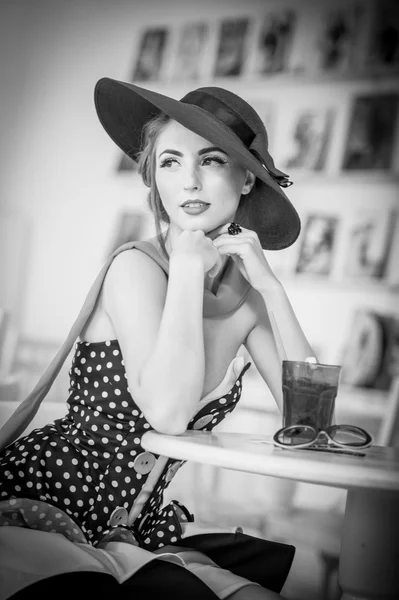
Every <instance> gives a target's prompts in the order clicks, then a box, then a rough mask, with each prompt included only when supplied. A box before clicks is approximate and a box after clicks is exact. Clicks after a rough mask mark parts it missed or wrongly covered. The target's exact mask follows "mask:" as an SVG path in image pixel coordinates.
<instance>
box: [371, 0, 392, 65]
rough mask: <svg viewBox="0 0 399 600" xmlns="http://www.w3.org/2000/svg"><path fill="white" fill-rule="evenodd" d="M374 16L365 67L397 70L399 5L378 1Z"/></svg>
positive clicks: (390, 1) (383, 0) (389, 0)
mask: <svg viewBox="0 0 399 600" xmlns="http://www.w3.org/2000/svg"><path fill="white" fill-rule="evenodd" d="M373 9H374V14H373V15H372V16H373V19H372V27H371V32H370V38H369V47H368V52H367V56H366V64H367V66H373V67H384V68H388V69H391V68H394V69H395V68H396V69H398V68H399V3H398V2H397V0H379V2H376V3H375V4H374V7H373Z"/></svg>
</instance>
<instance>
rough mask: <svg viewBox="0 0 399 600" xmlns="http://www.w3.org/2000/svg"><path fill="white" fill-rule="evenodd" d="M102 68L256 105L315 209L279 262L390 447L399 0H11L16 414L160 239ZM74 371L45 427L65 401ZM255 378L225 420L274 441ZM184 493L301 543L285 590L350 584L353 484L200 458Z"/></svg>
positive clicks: (5, 347)
mask: <svg viewBox="0 0 399 600" xmlns="http://www.w3.org/2000/svg"><path fill="white" fill-rule="evenodd" d="M104 76H108V77H114V78H117V79H122V80H125V81H132V82H135V83H137V84H138V85H141V84H142V85H143V86H144V87H148V88H151V89H153V90H156V91H159V92H161V93H166V94H168V95H171V96H174V97H176V98H181V97H182V96H183V95H184V94H185V93H186V92H188V91H189V90H191V89H194V88H196V87H201V86H204V85H220V86H222V87H225V88H228V89H230V90H232V91H233V92H237V93H238V94H240V95H241V96H243V97H244V98H245V99H247V100H248V101H249V102H250V103H251V104H252V105H253V106H254V107H255V108H256V109H257V111H258V112H259V114H260V115H261V117H262V119H263V120H264V122H265V124H266V127H267V130H268V133H269V141H270V149H271V153H272V155H273V157H274V159H275V164H276V166H277V167H278V168H279V169H281V170H283V171H285V172H287V173H289V175H290V178H291V179H292V180H293V181H294V183H295V185H293V186H292V187H291V188H289V190H288V194H289V197H290V198H291V200H292V201H293V203H294V204H295V206H296V207H297V210H298V212H299V213H300V215H301V218H302V232H301V235H300V238H299V239H298V241H297V242H296V244H294V246H293V247H291V248H289V249H287V250H284V251H281V252H267V253H266V255H267V258H268V259H269V261H270V263H271V265H272V266H273V268H274V269H275V272H276V274H277V275H278V277H279V278H280V279H281V281H282V282H283V283H284V286H285V288H286V290H287V293H288V295H289V297H290V299H291V302H292V304H293V306H294V309H295V311H296V313H297V315H298V318H299V320H300V322H301V324H302V327H303V329H304V331H305V333H306V335H307V337H308V339H309V340H310V343H311V344H312V346H313V347H314V348H315V351H316V352H317V355H318V358H319V360H320V361H321V362H328V363H333V364H336V363H338V364H342V366H343V371H342V380H341V388H340V392H339V395H338V398H337V422H341V423H342V422H347V423H348V422H349V423H355V424H358V425H362V426H364V427H366V428H367V429H368V430H369V431H370V432H371V433H372V434H373V435H374V436H375V439H376V440H378V439H379V436H380V435H381V431H382V429H383V428H384V426H386V421H387V419H389V418H390V414H391V412H390V407H391V405H392V402H393V396H394V382H395V373H397V372H398V366H397V365H398V357H399V303H398V296H399V260H398V258H399V194H398V178H399V150H398V145H399V131H398V130H399V116H398V107H399V7H398V3H397V2H396V1H392V0H378V1H374V0H345V1H341V0H296V1H294V0H291V2H286V1H284V0H279V1H277V0H276V1H268V0H246V1H245V2H243V1H242V0H201V2H198V1H193V0H170V1H169V2H163V1H162V0H113V2H108V1H107V0H34V2H32V1H31V0H1V2H0V77H1V80H0V98H1V103H0V106H1V111H0V126H1V135H0V156H1V171H0V173H1V174H0V257H1V258H0V422H3V421H4V420H5V419H6V418H7V417H8V415H9V414H11V412H12V410H14V408H15V407H16V406H17V405H18V403H19V402H20V401H21V400H22V399H23V398H24V397H25V396H26V395H27V394H28V393H29V391H30V390H31V389H32V387H33V386H34V384H35V383H36V381H37V380H38V378H39V377H40V375H41V374H42V373H43V371H44V370H45V368H46V366H47V365H48V363H49V362H50V361H51V359H52V358H53V356H54V354H55V352H56V351H57V350H58V348H59V346H60V345H61V343H62V342H63V340H64V339H65V337H66V335H67V333H68V331H69V329H70V327H71V325H72V323H73V322H74V320H75V318H76V316H77V314H78V312H79V310H80V307H81V305H82V303H83V301H84V299H85V296H86V294H87V292H88V290H89V287H90V285H91V283H92V281H93V280H94V278H95V277H96V275H97V273H98V271H99V269H100V268H101V266H102V264H103V262H104V261H105V260H106V258H107V257H108V256H109V254H110V253H111V252H112V251H113V249H114V248H116V247H117V246H119V245H121V244H122V243H124V242H125V241H128V240H133V239H144V238H146V237H149V236H151V235H153V233H154V231H153V227H152V220H151V217H150V214H149V212H148V209H147V205H146V193H147V189H146V188H145V187H144V185H143V183H142V182H141V180H140V178H139V176H138V175H137V173H136V170H135V164H134V163H133V162H132V161H131V160H130V159H128V158H126V157H124V156H123V155H122V153H121V152H120V151H119V150H118V148H117V147H116V146H115V145H114V144H113V143H112V142H111V141H110V139H109V138H108V136H107V134H106V133H105V131H104V130H103V129H102V126H101V125H100V123H99V121H98V119H97V116H96V112H95V109H94V102H93V90H94V86H95V83H96V82H97V80H98V79H100V78H101V77H104ZM242 352H243V353H245V352H244V350H243V351H242ZM68 368H69V365H68V364H66V365H65V368H64V369H63V371H62V372H61V374H60V376H59V378H58V379H57V381H56V382H55V384H54V386H53V388H52V390H51V391H50V393H49V394H48V397H47V398H46V400H45V401H44V404H43V407H42V408H41V410H40V412H39V415H38V416H37V417H36V422H37V423H42V422H47V421H48V420H49V419H53V418H55V417H58V416H62V415H63V414H64V411H65V399H66V396H67V389H68ZM246 380H247V381H246V382H245V384H244V393H243V397H242V401H241V407H239V408H237V409H236V411H235V412H234V414H233V415H231V416H230V417H229V418H228V419H227V420H226V422H225V423H224V424H223V425H222V428H223V429H225V430H229V431H255V432H259V433H267V434H271V433H273V432H274V431H275V430H276V429H277V428H278V426H279V425H280V421H281V417H280V415H279V414H277V411H276V408H275V405H274V401H273V399H272V397H271V395H270V393H269V391H268V389H267V387H266V385H265V384H264V382H263V381H262V380H261V379H260V376H259V374H258V373H257V372H256V369H255V367H254V366H252V368H251V369H250V371H249V372H248V374H247V375H246ZM394 438H395V436H393V439H391V440H390V441H391V443H395V444H396V443H397V438H395V439H394ZM170 493H171V494H172V495H173V496H174V497H178V496H179V495H180V497H181V499H183V500H184V501H187V503H188V504H190V506H191V507H192V508H193V510H194V512H195V513H196V515H199V517H201V519H202V520H204V521H207V522H209V523H212V522H217V523H219V524H220V523H225V524H226V525H228V526H230V525H234V524H242V525H243V526H244V530H245V529H246V530H247V531H248V532H254V533H255V534H256V535H264V536H266V537H272V538H274V539H280V540H284V539H288V540H289V541H291V542H292V543H295V544H296V545H297V548H298V551H297V556H296V559H295V563H294V567H293V570H292V573H291V575H290V578H289V581H288V582H287V585H286V588H285V589H284V593H285V594H286V595H287V597H289V598H291V599H292V600H301V599H305V598H306V599H307V600H312V599H313V598H314V599H317V600H329V599H330V598H331V599H332V598H335V597H339V590H338V589H337V585H336V567H337V553H338V551H339V531H340V527H341V525H342V510H343V506H344V502H345V493H344V492H343V491H341V490H336V489H334V488H324V487H322V486H311V485H307V484H306V485H305V484H294V483H291V482H283V480H281V481H279V480H276V479H271V478H257V477H255V476H249V475H244V474H240V473H232V472H220V471H219V470H216V469H211V468H208V467H207V468H205V467H194V466H192V465H186V467H185V469H183V470H181V471H180V472H179V474H178V476H177V477H176V479H175V480H174V482H173V484H172V486H171V492H170ZM232 498H234V502H233V501H232ZM309 514H311V515H312V519H313V521H306V518H308V517H309ZM315 515H319V517H318V518H319V521H317V519H316V517H315ZM326 515H327V516H326ZM331 515H332V516H331ZM315 519H316V520H315ZM316 521H317V522H316ZM309 523H312V524H311V525H309ZM315 523H316V524H315ZM311 534H312V535H311Z"/></svg>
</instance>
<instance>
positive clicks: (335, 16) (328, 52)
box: [314, 1, 365, 73]
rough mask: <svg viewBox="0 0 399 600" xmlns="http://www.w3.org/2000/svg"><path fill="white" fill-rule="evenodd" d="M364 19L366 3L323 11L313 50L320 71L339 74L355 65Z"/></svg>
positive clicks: (357, 2) (354, 3)
mask: <svg viewBox="0 0 399 600" xmlns="http://www.w3.org/2000/svg"><path fill="white" fill-rule="evenodd" d="M364 18H365V10H364V3H363V2H359V1H355V2H353V1H352V2H348V3H347V4H345V5H344V6H337V7H334V8H332V7H328V8H327V10H325V11H323V13H322V15H321V19H320V29H319V32H318V35H317V38H316V45H315V49H314V50H315V53H316V63H315V66H316V69H317V70H320V71H324V72H334V73H336V72H340V71H349V70H350V69H353V68H354V67H355V66H356V62H357V60H358V58H359V56H360V53H361V47H360V46H361V44H362V37H361V31H362V27H363V19H364Z"/></svg>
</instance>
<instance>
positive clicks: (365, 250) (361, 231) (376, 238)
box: [343, 210, 397, 280]
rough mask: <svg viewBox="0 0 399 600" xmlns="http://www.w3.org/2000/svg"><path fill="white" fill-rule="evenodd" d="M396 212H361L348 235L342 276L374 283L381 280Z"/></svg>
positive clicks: (388, 253)
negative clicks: (373, 281) (368, 280)
mask: <svg viewBox="0 0 399 600" xmlns="http://www.w3.org/2000/svg"><path fill="white" fill-rule="evenodd" d="M396 220H397V213H396V212H394V211H390V210H362V211H359V213H357V215H356V218H355V219H354V221H353V222H352V224H351V227H350V228H349V232H348V247H347V252H346V260H345V267H344V273H343V275H344V276H346V277H353V278H363V279H366V280H367V279H370V280H373V279H374V280H378V279H383V278H385V276H386V274H387V265H388V261H389V257H390V251H391V246H392V240H393V234H394V231H395V226H396Z"/></svg>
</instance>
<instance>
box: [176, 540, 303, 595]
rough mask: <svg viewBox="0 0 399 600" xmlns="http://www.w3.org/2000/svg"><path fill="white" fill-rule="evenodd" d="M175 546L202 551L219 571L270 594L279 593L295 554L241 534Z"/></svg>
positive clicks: (188, 541)
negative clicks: (250, 583)
mask: <svg viewBox="0 0 399 600" xmlns="http://www.w3.org/2000/svg"><path fill="white" fill-rule="evenodd" d="M172 546H173V544H172ZM176 546H179V547H184V548H192V549H193V550H198V551H200V552H203V553H204V554H206V555H207V556H209V558H210V559H211V560H213V561H214V562H215V563H216V564H217V565H219V567H221V568H222V569H227V570H229V571H232V573H235V574H236V575H239V576H240V577H245V578H246V579H249V580H250V581H254V582H255V583H259V584H260V585H261V586H263V587H265V588H267V589H269V590H272V591H274V592H280V591H281V589H282V587H283V585H284V583H285V580H286V579H287V576H288V573H289V571H290V569H291V565H292V561H293V560H294V555H295V547H294V546H291V545H288V544H281V543H279V542H271V541H269V540H262V539H260V538H256V537H253V536H251V535H247V534H245V533H205V534H200V535H193V536H189V537H186V538H184V539H180V540H179V541H178V542H177V543H176Z"/></svg>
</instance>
